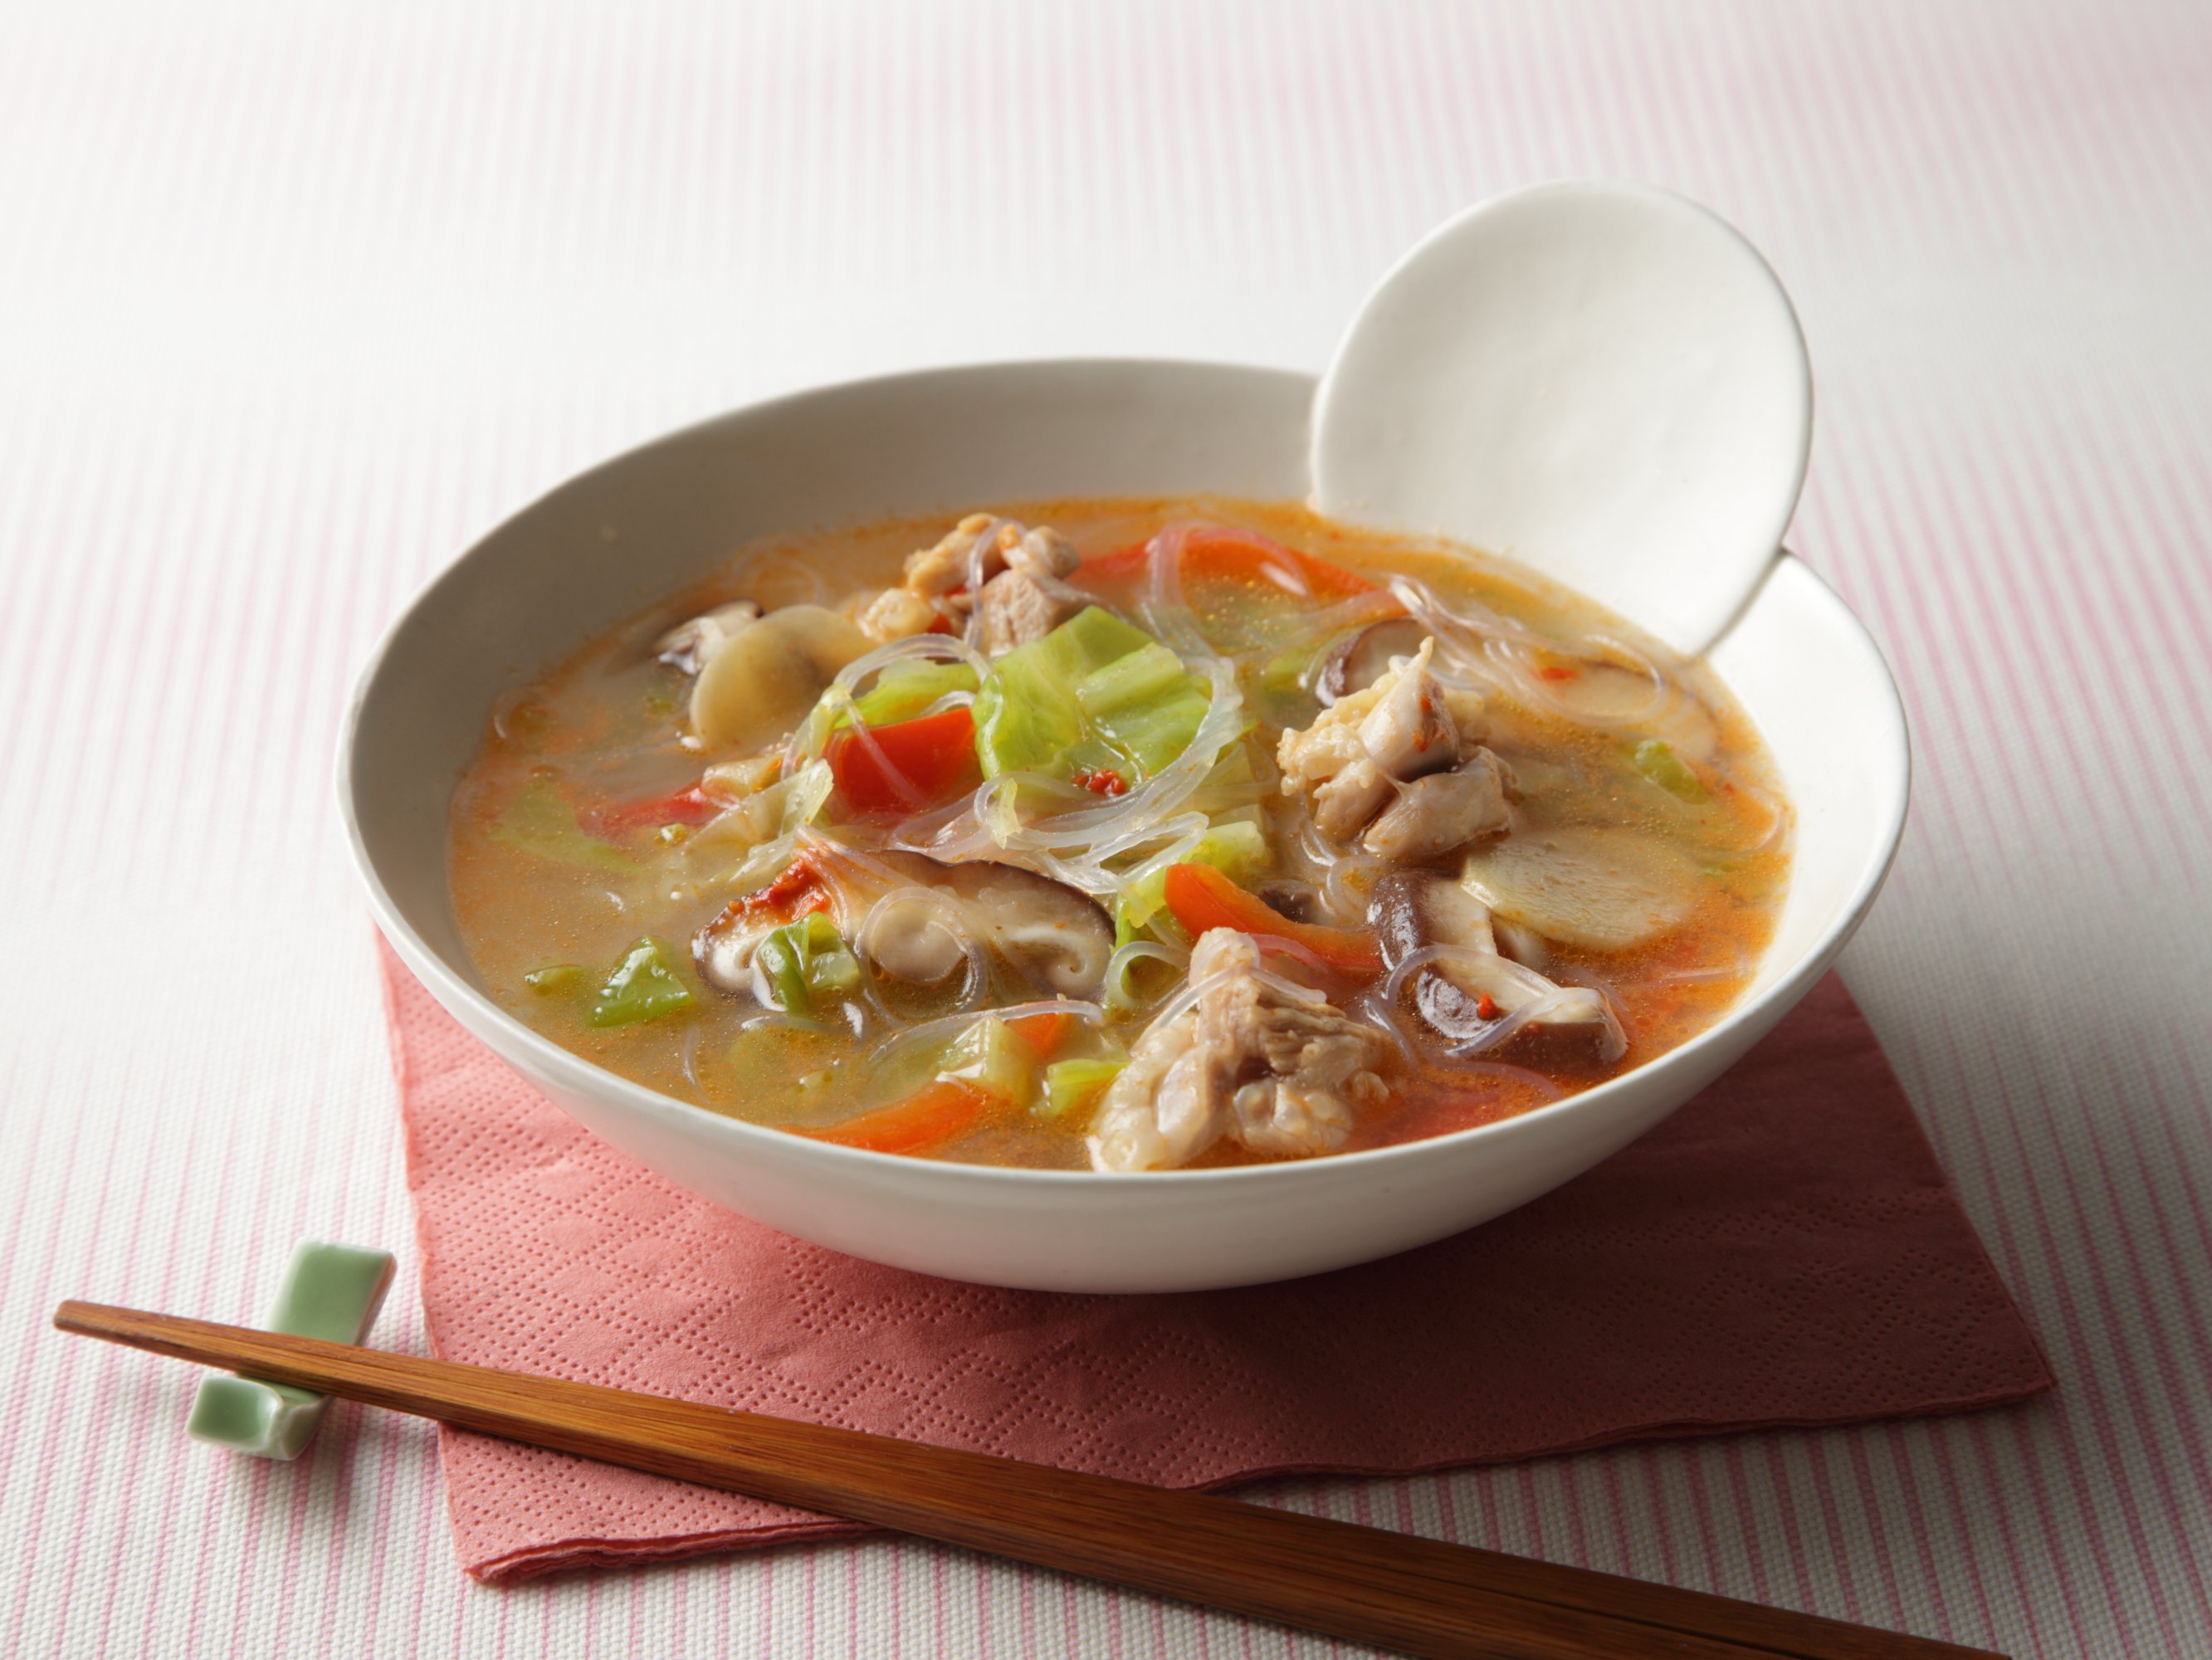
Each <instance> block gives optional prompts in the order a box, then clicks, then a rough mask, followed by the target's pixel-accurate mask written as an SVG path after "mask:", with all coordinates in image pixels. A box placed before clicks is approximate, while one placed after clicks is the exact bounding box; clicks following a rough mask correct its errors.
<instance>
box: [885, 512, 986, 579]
mask: <svg viewBox="0 0 2212 1660" xmlns="http://www.w3.org/2000/svg"><path fill="white" fill-rule="evenodd" d="M998 522H999V521H998V520H995V519H994V518H993V517H992V516H991V515H990V514H987V513H971V514H969V515H968V516H967V517H966V518H965V519H963V520H961V521H960V522H959V523H958V524H957V525H955V526H953V527H952V528H951V530H949V531H947V532H945V535H944V536H943V537H942V538H940V539H939V541H938V542H937V543H936V544H933V546H930V547H927V548H921V549H919V550H916V551H915V552H913V553H910V554H908V555H907V556H906V569H905V571H904V576H905V581H906V591H907V592H908V593H911V594H915V595H916V596H918V597H919V598H921V599H936V598H938V597H939V595H942V594H947V593H951V592H952V590H953V589H955V588H958V587H973V586H980V584H981V582H986V581H989V580H990V579H991V578H992V576H994V575H996V574H997V573H998V572H999V571H1001V570H1004V569H1006V559H1005V556H1003V555H1001V556H1000V557H999V559H998V560H997V562H995V563H994V564H992V565H991V568H990V569H986V570H981V571H976V572H974V573H972V575H975V577H976V578H977V579H978V580H977V582H976V583H974V584H971V583H970V582H969V575H971V573H970V571H969V564H970V562H972V560H973V557H974V556H975V550H976V544H977V543H979V542H981V540H982V539H983V538H984V537H985V536H986V535H987V533H988V532H989V531H990V529H991V527H992V526H994V525H995V524H997V523H998ZM984 559H985V561H986V562H989V561H990V552H989V551H988V550H987V551H986V552H985V554H984Z"/></svg>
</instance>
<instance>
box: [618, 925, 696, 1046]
mask: <svg viewBox="0 0 2212 1660" xmlns="http://www.w3.org/2000/svg"><path fill="white" fill-rule="evenodd" d="M696 1001H697V999H696V998H695V997H693V996H692V994H691V988H690V987H689V986H687V985H685V984H684V976H682V975H681V974H680V973H679V972H678V970H677V967H676V953H675V952H673V951H672V950H671V948H670V947H669V945H668V942H667V941H666V940H665V939H654V938H653V936H652V935H651V934H647V935H646V937H645V938H644V939H641V940H639V941H638V942H637V943H636V944H635V945H634V946H631V947H630V948H629V951H627V952H624V953H623V959H622V961H621V962H620V963H618V964H616V965H615V971H614V972H613V973H612V974H611V975H609V976H607V979H606V983H605V985H603V986H601V987H600V988H599V999H598V1000H597V1001H596V1002H594V1003H593V1004H592V1025H595V1026H629V1025H636V1024H637V1023H638V1022H639V1021H641V1020H658V1019H659V1018H661V1017H662V1016H664V1015H670V1014H681V1013H683V1012H684V1011H685V1010H687V1009H689V1008H690V1006H692V1004H693V1003H695V1002H696Z"/></svg>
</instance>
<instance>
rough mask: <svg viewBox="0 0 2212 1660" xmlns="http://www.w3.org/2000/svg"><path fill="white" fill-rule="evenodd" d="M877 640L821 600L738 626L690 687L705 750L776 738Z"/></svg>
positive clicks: (753, 744)
mask: <svg viewBox="0 0 2212 1660" xmlns="http://www.w3.org/2000/svg"><path fill="white" fill-rule="evenodd" d="M874 645H875V642H873V641H872V640H870V639H869V638H868V636H867V635H865V634H863V633H861V632H860V629H859V627H858V626H857V625H856V624H854V623H853V622H852V621H851V620H849V619H848V618H846V617H840V616H839V615H838V614H837V613H836V611H829V610H825V609H824V608H823V607H822V606H820V605H786V606H784V607H783V609H782V610H781V611H770V612H769V614H768V615H767V616H765V617H762V618H761V619H760V620H759V621H758V622H757V623H752V624H750V626H748V627H745V628H742V629H738V632H737V633H736V634H734V635H732V636H731V637H730V638H729V640H728V641H727V642H726V643H725V644H724V645H723V646H722V647H721V648H720V650H718V651H716V652H715V653H714V655H713V656H711V657H709V658H708V660H707V661H706V666H704V667H702V669H701V670H700V671H699V678H698V679H696V681H694V682H693V683H692V686H691V728H692V730H693V731H694V732H696V733H698V734H699V737H700V739H701V740H702V742H704V743H705V744H706V745H707V746H708V748H709V749H745V750H756V749H759V748H762V747H763V746H764V745H769V744H772V743H775V742H778V741H779V740H781V739H783V738H784V737H785V736H786V735H787V733H790V731H791V730H792V728H793V727H796V726H797V725H798V724H799V722H800V721H804V720H805V718H806V715H807V712H808V711H809V710H811V708H813V707H814V702H815V699H817V698H818V697H819V696H822V689H823V687H824V686H826V685H828V684H829V682H830V681H831V680H832V679H833V678H836V673H837V672H838V671H839V670H840V669H842V668H843V667H844V666H846V665H847V664H848V663H850V662H851V661H852V660H854V658H856V657H860V656H862V655H864V654H866V653H867V652H869V651H871V650H872V649H873V648H874Z"/></svg>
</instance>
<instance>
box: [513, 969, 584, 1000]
mask: <svg viewBox="0 0 2212 1660" xmlns="http://www.w3.org/2000/svg"><path fill="white" fill-rule="evenodd" d="M590 973H591V970H588V969H586V967H585V966H584V965H583V964H580V963H549V964H546V966H545V967H544V968H542V969H539V970H537V971H536V972H535V973H532V974H526V975H524V976H522V983H523V984H524V985H526V986H527V987H529V988H530V989H531V990H532V991H534V992H536V993H537V994H538V995H539V996H540V997H559V996H562V995H563V994H566V993H568V992H572V991H574V990H575V989H576V988H577V987H579V986H580V985H582V984H583V983H584V982H585V981H586V979H587V978H588V977H589V976H590Z"/></svg>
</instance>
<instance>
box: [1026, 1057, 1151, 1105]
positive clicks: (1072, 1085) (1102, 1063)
mask: <svg viewBox="0 0 2212 1660" xmlns="http://www.w3.org/2000/svg"><path fill="white" fill-rule="evenodd" d="M1128 1064H1129V1063H1128V1062H1127V1061H1108V1060H1097V1061H1054V1062H1053V1063H1052V1064H1051V1065H1050V1066H1048V1067H1046V1068H1045V1069H1044V1096H1043V1098H1042V1099H1041V1100H1040V1101H1038V1102H1037V1103H1036V1105H1035V1106H1033V1107H1031V1108H1030V1111H1032V1112H1034V1113H1036V1115H1037V1116H1039V1117H1041V1118H1064V1117H1066V1116H1067V1115H1068V1114H1069V1113H1071V1112H1073V1111H1075V1110H1077V1109H1079V1108H1081V1107H1085V1106H1088V1105H1089V1104H1091V1103H1092V1102H1094V1101H1096V1100H1097V1098H1098V1097H1099V1096H1100V1095H1102V1094H1103V1093H1104V1092H1105V1089H1106V1086H1107V1085H1109V1084H1110V1083H1112V1082H1113V1081H1114V1080H1115V1078H1117V1077H1119V1076H1120V1075H1121V1068H1122V1067H1126V1066H1127V1065H1128Z"/></svg>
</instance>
